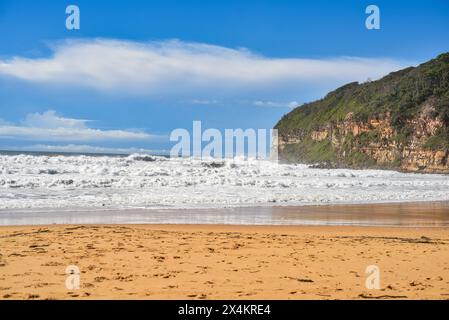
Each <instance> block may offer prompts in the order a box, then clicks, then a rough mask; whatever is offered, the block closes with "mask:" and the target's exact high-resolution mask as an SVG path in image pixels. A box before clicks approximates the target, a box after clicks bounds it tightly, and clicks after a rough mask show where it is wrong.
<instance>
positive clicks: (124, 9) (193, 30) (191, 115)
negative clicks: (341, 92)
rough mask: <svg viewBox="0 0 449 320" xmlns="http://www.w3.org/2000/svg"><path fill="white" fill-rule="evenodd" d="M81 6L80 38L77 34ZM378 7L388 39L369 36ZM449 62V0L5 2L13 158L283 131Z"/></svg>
mask: <svg viewBox="0 0 449 320" xmlns="http://www.w3.org/2000/svg"><path fill="white" fill-rule="evenodd" d="M69 4H76V5H77V6H78V7H79V8H80V11H81V29H80V30H67V29H66V28H65V19H66V16H67V15H66V14H65V8H66V6H67V5H69ZM370 4H375V5H377V6H378V7H379V8H380V14H381V29H380V30H368V29H366V28H365V19H366V17H367V15H366V14H365V8H366V7H367V6H368V5H370ZM447 51H449V1H446V0H441V1H437V0H434V1H424V0H423V1H401V0H396V1H356V0H354V1H351V0H341V1H298V0H296V1H243V0H240V1H204V0H203V1H180V0H178V1H92V0H90V1H71V2H68V1H55V0H52V1H20V0H14V1H7V0H0V148H3V149H4V148H16V149H22V148H28V149H38V148H42V149H45V148H48V146H50V147H55V146H57V147H59V148H66V150H69V149H70V148H72V149H77V150H81V148H82V147H81V146H83V147H84V148H88V147H86V146H89V148H92V150H101V148H104V149H103V150H107V149H106V148H109V149H110V150H113V149H115V148H120V149H126V148H144V149H167V148H169V147H170V145H171V144H170V143H169V142H168V141H167V136H168V135H169V133H170V132H171V130H173V129H175V128H186V129H189V128H191V126H192V121H193V120H201V121H202V123H203V127H204V128H209V127H213V128H219V129H223V128H271V127H272V126H273V125H274V124H275V123H276V121H277V120H278V119H279V118H280V117H281V116H282V115H283V114H285V113H287V112H288V111H289V110H291V107H292V106H294V105H297V104H302V103H304V102H308V101H312V100H314V99H317V98H320V97H322V96H323V95H324V94H326V93H327V92H328V91H329V90H332V89H334V88H336V87H338V86H340V85H342V84H344V83H347V82H350V81H364V80H366V79H367V78H368V77H370V78H378V77H380V76H382V75H385V74H387V73H388V72H391V71H394V70H397V69H400V68H402V67H405V66H409V65H416V64H418V63H421V62H424V61H426V60H429V59H431V58H433V57H435V56H436V55H438V54H440V53H442V52H447ZM95 148H97V149H95Z"/></svg>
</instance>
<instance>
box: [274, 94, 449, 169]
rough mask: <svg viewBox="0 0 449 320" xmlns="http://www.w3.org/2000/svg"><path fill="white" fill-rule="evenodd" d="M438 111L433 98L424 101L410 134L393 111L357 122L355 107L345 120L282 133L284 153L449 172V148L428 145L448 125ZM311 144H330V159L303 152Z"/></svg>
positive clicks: (345, 163) (341, 163)
mask: <svg viewBox="0 0 449 320" xmlns="http://www.w3.org/2000/svg"><path fill="white" fill-rule="evenodd" d="M434 113H435V110H434V107H433V105H432V101H429V102H427V103H426V104H424V105H423V107H422V109H421V112H420V113H419V115H418V116H417V117H415V118H413V119H410V120H408V121H407V122H406V123H404V126H405V127H407V129H408V132H409V135H408V136H407V137H404V136H403V134H400V133H398V130H397V129H395V128H394V126H393V125H392V118H391V115H390V114H389V113H387V114H384V115H378V116H376V117H373V118H369V119H368V120H367V121H365V122H362V121H355V120H354V119H353V113H352V112H350V113H348V114H346V117H345V119H344V120H343V121H340V122H335V123H329V124H326V125H325V126H322V127H319V128H316V129H315V130H313V131H310V132H305V131H303V130H301V129H296V130H292V131H289V132H279V154H280V155H281V157H282V158H284V159H287V160H295V161H304V162H309V163H311V162H316V163H324V164H326V165H327V166H331V167H333V166H334V167H354V168H366V167H379V168H392V169H400V170H404V171H411V172H427V173H449V150H433V149H432V148H430V147H428V146H427V143H428V141H429V139H430V138H431V137H434V136H435V135H436V134H437V132H438V130H440V129H441V128H442V127H443V122H442V120H441V119H439V118H438V117H435V116H434ZM308 142H309V143H308ZM310 144H313V145H315V146H318V147H317V148H316V149H317V150H316V152H320V150H321V152H323V148H325V149H326V152H327V153H328V158H327V159H321V160H314V158H313V157H312V158H310V157H308V156H307V155H302V154H301V150H300V148H301V147H304V146H305V145H310ZM320 145H321V146H323V148H322V149H319V146H320ZM295 146H296V147H297V149H298V150H296V152H292V149H291V147H295ZM308 152H310V151H308ZM292 153H294V154H293V155H292Z"/></svg>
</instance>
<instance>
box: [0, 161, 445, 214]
mask: <svg viewBox="0 0 449 320" xmlns="http://www.w3.org/2000/svg"><path fill="white" fill-rule="evenodd" d="M448 190H449V178H448V176H445V175H431V174H413V173H400V172H395V171H385V170H349V169H313V168H309V166H307V165H303V164H298V165H292V164H277V163H274V162H270V161H262V160H255V159H251V160H245V159H242V158H240V159H233V160H230V159H229V160H216V159H209V160H207V161H200V160H196V159H193V158H171V159H168V158H166V157H158V156H148V155H139V154H133V155H130V156H128V157H111V156H87V155H83V156H81V155H80V156H45V155H39V156H37V155H0V209H8V208H41V207H42V208H44V207H45V208H48V207H51V208H64V207H73V206H74V204H76V206H79V207H90V208H95V207H115V208H117V207H130V208H137V207H138V208H145V207H167V206H168V207H175V208H185V207H188V208H192V207H208V206H210V207H229V206H251V205H273V204H276V205H301V204H323V203H369V202H386V201H422V200H429V201H430V200H432V201H435V200H449V191H448Z"/></svg>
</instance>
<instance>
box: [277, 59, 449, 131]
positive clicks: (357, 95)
mask: <svg viewBox="0 0 449 320" xmlns="http://www.w3.org/2000/svg"><path fill="white" fill-rule="evenodd" d="M430 98H433V99H436V100H437V104H436V113H437V114H436V116H440V117H441V118H442V119H443V122H444V124H445V126H446V127H449V53H445V54H442V55H440V56H438V57H437V58H436V59H433V60H431V61H429V62H427V63H424V64H421V65H420V66H418V67H409V68H406V69H403V70H400V71H397V72H393V73H390V74H389V75H387V76H386V77H384V78H382V79H380V80H377V81H373V82H366V83H363V84H358V83H357V82H353V83H349V84H347V85H345V86H343V87H340V88H338V89H336V90H335V91H332V92H330V93H329V94H328V95H326V97H324V98H323V99H321V100H318V101H315V102H312V103H308V104H305V105H303V106H301V107H298V108H296V109H294V110H292V111H291V112H290V113H288V114H286V115H285V116H284V117H283V118H282V119H281V120H280V121H279V122H278V123H277V124H276V126H275V128H277V129H278V130H279V133H280V134H282V133H285V132H289V131H294V130H303V131H306V132H309V131H311V130H314V129H316V128H319V127H322V126H324V125H326V124H329V123H333V122H337V121H342V120H343V119H344V118H345V117H346V115H347V114H348V113H349V112H353V113H354V119H355V120H356V121H366V120H368V119H369V118H373V117H382V116H383V115H385V114H386V113H387V112H390V113H391V116H392V125H393V126H394V127H395V128H396V129H397V130H398V131H401V130H402V129H403V128H404V125H405V123H406V122H407V120H409V119H411V118H413V117H414V116H416V114H417V112H419V110H420V107H421V106H422V104H423V102H425V101H427V100H428V99H430Z"/></svg>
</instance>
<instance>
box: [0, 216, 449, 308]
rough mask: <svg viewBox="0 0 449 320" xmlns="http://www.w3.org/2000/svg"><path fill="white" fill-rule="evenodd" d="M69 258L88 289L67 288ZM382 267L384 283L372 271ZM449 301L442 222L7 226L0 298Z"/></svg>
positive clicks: (448, 252) (0, 243) (447, 240)
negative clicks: (370, 280)
mask: <svg viewBox="0 0 449 320" xmlns="http://www.w3.org/2000/svg"><path fill="white" fill-rule="evenodd" d="M68 265H76V266H78V267H79V269H80V271H81V275H80V283H81V285H80V289H78V290H75V289H73V290H68V289H67V288H66V286H65V280H66V277H67V275H66V274H65V269H66V267H67V266H68ZM368 265H377V266H378V267H379V269H380V279H381V281H380V286H381V288H380V289H379V290H376V289H372V290H368V289H366V287H365V281H366V277H367V276H368V275H367V274H365V269H366V267H367V266H368ZM109 298H112V299H138V298H139V299H388V298H390V299H416V298H418V299H449V232H448V229H447V228H446V229H444V228H375V227H371V228H368V227H304V226H290V227H289V226H224V225H126V226H121V225H101V226H96V225H91V226H65V225H59V226H56V225H54V226H39V227H25V226H22V227H0V299H109Z"/></svg>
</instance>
